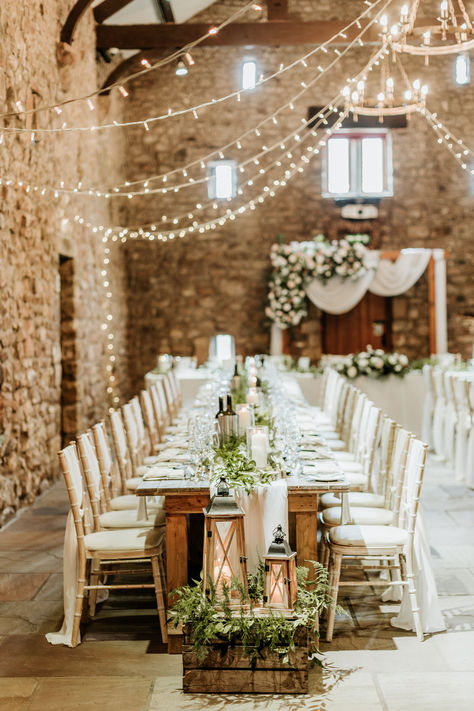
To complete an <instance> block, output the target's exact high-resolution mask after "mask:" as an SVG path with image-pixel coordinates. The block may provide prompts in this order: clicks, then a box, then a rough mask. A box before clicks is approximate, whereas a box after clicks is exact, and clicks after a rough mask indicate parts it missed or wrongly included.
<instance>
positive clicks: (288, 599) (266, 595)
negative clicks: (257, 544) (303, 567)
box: [263, 524, 297, 612]
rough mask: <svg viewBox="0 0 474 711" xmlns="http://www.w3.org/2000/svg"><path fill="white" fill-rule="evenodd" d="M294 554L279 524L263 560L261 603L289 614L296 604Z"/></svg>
mask: <svg viewBox="0 0 474 711" xmlns="http://www.w3.org/2000/svg"><path fill="white" fill-rule="evenodd" d="M295 559H296V553H294V552H293V551H292V550H291V548H290V546H289V543H288V541H287V540H286V535H285V532H284V531H283V528H282V526H281V525H280V524H279V525H278V526H277V527H276V528H275V530H274V531H273V542H272V543H271V544H270V547H269V548H268V552H267V555H266V556H265V558H264V565H265V573H264V582H263V585H264V587H263V602H264V604H265V605H267V606H269V607H273V608H276V609H279V610H283V611H288V612H290V611H291V610H293V608H294V606H295V602H296V595H297V584H296V562H295Z"/></svg>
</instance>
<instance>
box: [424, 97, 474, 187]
mask: <svg viewBox="0 0 474 711" xmlns="http://www.w3.org/2000/svg"><path fill="white" fill-rule="evenodd" d="M419 113H420V114H421V115H422V116H424V117H425V119H426V120H427V122H428V123H429V124H430V126H431V128H432V129H433V130H434V132H435V134H436V136H437V141H438V143H439V144H440V145H443V146H444V147H445V148H447V149H448V151H449V152H450V153H451V154H452V156H453V158H454V159H455V161H456V162H457V163H458V164H459V165H460V166H461V168H462V169H463V170H465V171H468V172H469V173H470V174H471V175H474V151H473V150H472V149H471V148H469V147H468V146H467V145H466V144H465V143H464V141H463V139H462V138H458V137H457V136H455V134H454V133H453V132H452V131H451V130H450V129H449V128H448V127H447V126H446V124H444V123H443V122H442V121H441V120H440V119H439V117H438V114H436V113H431V111H428V109H427V108H426V107H424V108H422V109H420V110H419Z"/></svg>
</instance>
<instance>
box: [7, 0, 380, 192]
mask: <svg viewBox="0 0 474 711" xmlns="http://www.w3.org/2000/svg"><path fill="white" fill-rule="evenodd" d="M390 2H392V0H385V3H384V5H383V6H382V8H381V9H380V11H379V12H378V13H377V14H376V15H375V16H374V17H373V18H372V19H371V20H370V21H369V22H368V24H367V25H366V26H365V27H362V26H361V29H360V31H359V32H358V33H357V34H356V36H355V37H354V39H353V40H352V42H350V43H348V44H347V46H346V47H345V48H344V49H343V50H341V51H339V50H338V51H337V54H336V57H335V58H334V59H333V60H332V61H331V62H330V63H329V64H328V65H327V66H326V67H325V68H324V69H323V68H322V67H320V68H319V69H320V70H321V71H319V69H318V73H317V74H316V75H315V76H314V77H313V79H311V80H310V81H308V82H301V89H300V90H299V91H298V92H297V93H295V94H294V95H293V96H291V97H290V98H289V99H287V100H286V101H285V102H284V103H283V104H281V105H280V106H279V107H278V108H277V109H276V110H275V111H273V112H272V113H270V114H268V115H267V116H265V117H264V118H263V119H261V120H260V121H259V122H258V123H257V124H256V125H254V126H252V127H251V128H249V129H247V130H246V131H244V132H243V133H241V134H240V135H239V136H238V137H237V138H235V139H233V140H231V141H228V142H227V143H225V144H223V145H221V146H219V147H217V148H215V149H214V150H213V151H211V152H209V153H207V154H206V155H205V156H201V157H200V158H197V159H194V160H193V161H190V162H188V163H187V164H185V165H183V166H181V167H180V168H176V169H174V170H172V171H168V172H167V173H161V174H158V175H151V176H147V177H146V178H144V179H140V180H135V181H126V182H125V183H122V184H120V185H118V186H114V187H112V188H105V189H103V188H102V189H97V187H96V188H85V187H84V186H83V185H82V183H78V184H77V185H76V186H74V187H73V188H71V187H66V186H65V185H64V182H63V181H61V182H60V184H59V185H56V186H48V185H46V186H45V185H37V184H31V183H29V182H28V181H25V180H24V179H20V180H17V181H14V180H12V179H11V178H8V177H7V178H5V177H2V178H1V179H0V183H3V184H5V185H7V186H9V185H12V184H16V185H17V186H18V187H21V188H24V189H25V190H27V192H31V191H34V192H39V193H40V194H41V195H45V194H47V193H48V194H51V195H52V196H53V197H54V198H56V199H57V198H59V196H60V195H62V194H76V195H87V196H94V197H98V198H105V199H109V198H111V197H124V196H125V197H127V198H128V199H133V198H134V197H136V196H137V195H147V194H153V193H160V194H162V195H165V194H167V193H168V192H170V191H173V192H179V191H180V190H182V189H185V188H190V187H194V186H195V185H197V184H199V183H206V182H208V181H209V175H204V176H202V177H200V178H194V177H192V176H189V171H191V169H192V168H194V167H199V169H200V170H201V171H203V170H207V162H208V161H209V160H211V159H212V158H216V157H218V158H220V159H223V158H224V153H225V151H227V150H229V149H231V148H235V149H237V150H239V151H240V150H242V149H243V145H244V143H245V139H246V138H248V137H250V136H252V137H261V135H262V131H264V128H265V127H273V126H274V125H276V124H278V117H279V116H280V114H281V113H282V112H284V111H285V110H286V109H289V110H290V111H294V110H295V104H296V102H297V101H298V100H299V99H301V98H302V97H303V96H304V95H305V94H306V93H307V92H309V91H310V90H311V89H313V88H314V87H315V85H316V84H317V83H318V82H319V81H320V80H321V78H322V77H323V75H324V74H325V73H326V72H328V71H329V70H331V69H332V68H333V67H334V66H336V64H337V63H338V62H339V61H340V60H341V59H342V58H343V57H344V56H345V55H346V54H347V53H348V52H350V51H351V50H352V49H353V47H354V46H358V45H359V44H360V42H362V43H363V40H362V37H363V36H364V34H365V33H366V32H367V31H368V29H369V28H370V26H371V25H372V24H374V23H376V22H378V18H379V16H380V15H381V14H382V13H383V12H384V10H385V9H386V8H387V6H388V5H389V4H390ZM354 22H355V21H354ZM350 24H354V23H350ZM359 24H360V23H359ZM349 26H350V25H348V27H349ZM339 34H340V33H339ZM299 122H300V124H299V126H298V128H296V129H294V130H293V131H292V132H290V133H289V134H287V135H286V136H284V137H283V138H280V139H279V140H278V141H276V142H274V143H273V144H271V145H270V146H266V145H265V143H262V145H261V148H260V150H259V151H258V152H257V153H255V154H254V155H251V156H250V157H249V158H248V159H246V160H244V161H242V162H240V163H239V164H238V165H237V168H238V170H239V171H240V172H241V173H242V172H244V170H245V167H246V166H247V165H249V164H251V163H252V162H255V160H259V159H261V157H262V156H264V155H266V154H267V153H269V152H271V151H273V150H275V149H276V148H277V147H278V146H279V145H281V144H282V143H284V142H285V141H288V140H290V139H291V138H292V137H293V136H295V135H297V134H298V131H300V130H301V129H302V128H304V127H305V126H307V125H308V123H309V122H310V121H309V120H307V119H305V118H304V117H302V116H301V117H299ZM176 174H181V175H182V176H183V177H184V178H186V180H185V181H184V182H183V183H178V184H173V185H170V184H169V182H168V179H169V178H170V177H171V176H172V175H176ZM157 180H161V182H162V186H161V187H159V188H153V187H150V183H152V182H153V181H157ZM135 185H143V189H142V190H133V189H132V188H133V186H135ZM122 188H125V190H122Z"/></svg>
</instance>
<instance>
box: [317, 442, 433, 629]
mask: <svg viewBox="0 0 474 711" xmlns="http://www.w3.org/2000/svg"><path fill="white" fill-rule="evenodd" d="M427 448H428V447H427V445H426V444H424V443H423V442H421V441H420V440H418V439H411V441H410V444H409V449H408V457H407V466H406V474H405V477H404V482H403V487H402V491H401V500H400V507H399V513H398V517H397V521H396V525H390V526H377V525H375V526H364V525H361V526H356V525H346V526H335V527H334V528H331V529H330V530H329V531H328V533H327V534H326V545H327V546H328V547H329V552H330V562H329V574H330V585H331V597H332V600H333V603H332V605H331V607H330V609H329V614H328V622H327V632H326V640H327V641H328V642H330V641H331V640H332V636H333V631H334V618H335V612H336V604H337V598H338V592H339V586H340V585H343V586H345V585H349V586H355V585H366V586H370V587H372V586H380V585H383V586H385V587H386V586H387V581H386V580H380V579H378V580H370V579H367V578H365V577H364V579H360V578H352V579H350V578H349V579H344V580H341V570H343V571H344V572H347V571H350V570H353V569H354V567H355V568H356V569H357V570H358V571H359V573H360V571H361V569H362V570H363V571H365V572H370V571H380V570H387V569H388V570H390V571H392V570H395V571H396V572H397V573H399V575H400V580H398V581H397V585H401V586H403V587H407V588H408V595H409V600H410V606H411V610H412V613H413V619H414V625H415V630H416V635H417V637H418V639H419V640H422V639H423V631H422V627H421V619H420V614H419V607H418V602H417V596H416V587H415V573H414V551H413V539H414V534H415V523H416V516H417V512H418V504H419V500H420V492H421V485H422V481H423V473H424V467H425V461H426V451H427ZM349 561H356V562H357V563H358V565H356V566H354V565H352V566H350V565H345V566H344V568H343V567H342V563H343V562H344V563H349ZM385 562H386V563H388V565H384V563H385Z"/></svg>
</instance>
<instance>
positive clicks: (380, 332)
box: [322, 292, 392, 355]
mask: <svg viewBox="0 0 474 711" xmlns="http://www.w3.org/2000/svg"><path fill="white" fill-rule="evenodd" d="M391 305H392V304H391V299H389V298H385V297H383V296H376V295H375V294H371V293H370V292H367V293H366V295H365V296H364V298H363V299H362V300H361V301H360V302H359V303H358V304H357V306H355V307H354V308H353V309H352V310H351V311H348V312H347V313H345V314H340V315H339V316H334V315H333V314H327V313H323V318H322V331H323V352H324V353H334V354H341V355H347V353H357V352H358V351H364V350H365V348H366V346H367V345H369V344H370V345H371V346H373V348H383V349H384V350H390V348H391V346H392V343H391V341H392V338H391V335H392V334H391Z"/></svg>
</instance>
